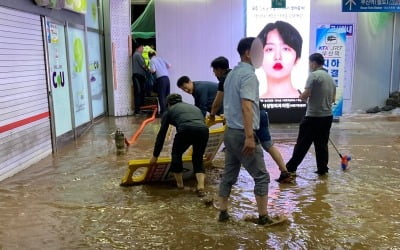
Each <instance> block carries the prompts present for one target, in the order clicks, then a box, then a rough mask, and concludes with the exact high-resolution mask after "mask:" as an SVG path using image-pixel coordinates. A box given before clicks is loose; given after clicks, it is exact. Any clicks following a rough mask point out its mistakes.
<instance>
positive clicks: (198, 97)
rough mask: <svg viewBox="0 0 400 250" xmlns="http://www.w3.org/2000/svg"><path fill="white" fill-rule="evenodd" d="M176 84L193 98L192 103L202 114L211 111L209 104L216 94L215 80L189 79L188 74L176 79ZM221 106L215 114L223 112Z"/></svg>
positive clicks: (210, 104) (204, 114)
mask: <svg viewBox="0 0 400 250" xmlns="http://www.w3.org/2000/svg"><path fill="white" fill-rule="evenodd" d="M176 85H177V86H178V88H180V89H182V90H183V91H185V92H186V93H188V94H191V95H192V96H193V98H194V105H195V106H196V107H198V108H199V109H200V110H201V112H202V113H203V116H204V117H205V116H206V114H207V112H210V111H211V106H212V104H213V102H214V99H215V96H216V94H217V90H218V85H217V83H215V82H208V81H191V80H190V78H189V77H188V76H182V77H180V78H179V79H178V81H177V83H176ZM223 110H224V109H223V107H221V108H220V110H218V111H217V115H219V114H221V113H223Z"/></svg>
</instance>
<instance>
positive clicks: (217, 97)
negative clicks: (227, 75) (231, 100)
mask: <svg viewBox="0 0 400 250" xmlns="http://www.w3.org/2000/svg"><path fill="white" fill-rule="evenodd" d="M223 100H224V92H222V91H217V94H216V95H215V98H214V102H213V104H212V106H211V112H210V118H211V119H215V114H216V113H217V112H218V110H219V109H220V108H221V106H222V102H223Z"/></svg>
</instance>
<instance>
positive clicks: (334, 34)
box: [316, 28, 346, 117]
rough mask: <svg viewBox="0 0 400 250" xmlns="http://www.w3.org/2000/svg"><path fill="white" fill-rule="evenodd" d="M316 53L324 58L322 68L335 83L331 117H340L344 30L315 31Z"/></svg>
mask: <svg viewBox="0 0 400 250" xmlns="http://www.w3.org/2000/svg"><path fill="white" fill-rule="evenodd" d="M316 51H317V52H318V53H321V54H322V55H323V56H324V58H325V64H324V68H325V69H326V70H328V73H329V74H330V75H331V76H332V78H333V80H335V83H336V100H335V103H336V104H335V105H333V109H332V113H333V116H334V117H338V116H341V115H342V112H343V90H344V76H345V67H344V66H345V60H346V58H345V54H346V29H344V28H319V29H317V43H316Z"/></svg>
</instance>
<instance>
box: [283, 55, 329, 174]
mask: <svg viewBox="0 0 400 250" xmlns="http://www.w3.org/2000/svg"><path fill="white" fill-rule="evenodd" d="M323 65H324V57H323V56H322V55H321V54H320V53H314V54H312V55H310V57H309V67H310V72H311V73H310V75H309V76H308V78H307V82H306V86H305V89H304V92H303V93H300V96H299V98H300V99H302V100H303V101H307V110H306V115H305V117H304V118H303V120H302V121H301V123H300V127H299V134H298V136H297V141H296V145H295V146H294V150H293V154H292V157H291V158H290V160H289V161H288V162H287V163H286V168H287V169H288V171H289V172H290V173H291V175H292V176H295V175H296V170H297V167H298V166H299V165H300V163H301V162H302V161H303V159H304V156H305V155H306V154H307V151H308V149H309V148H310V146H311V144H312V143H314V148H315V155H316V160H317V171H316V172H315V173H316V174H318V175H320V176H321V175H325V174H326V173H328V169H329V168H328V156H329V152H328V141H329V132H330V129H331V126H332V120H333V116H332V103H334V102H335V97H336V85H335V81H334V80H333V78H332V77H331V76H330V75H329V74H328V72H327V71H326V70H325V69H324V68H323Z"/></svg>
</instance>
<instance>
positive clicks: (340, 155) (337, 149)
mask: <svg viewBox="0 0 400 250" xmlns="http://www.w3.org/2000/svg"><path fill="white" fill-rule="evenodd" d="M328 139H329V141H330V142H331V144H332V146H333V147H334V148H335V150H336V152H337V153H338V155H339V156H340V158H342V157H343V156H342V154H341V153H340V152H339V150H338V149H337V147H336V146H335V144H334V143H333V141H332V140H331V138H330V137H328Z"/></svg>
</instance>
